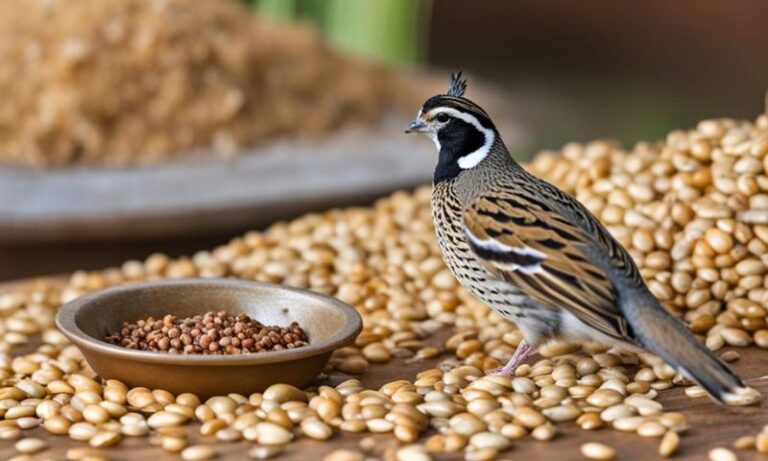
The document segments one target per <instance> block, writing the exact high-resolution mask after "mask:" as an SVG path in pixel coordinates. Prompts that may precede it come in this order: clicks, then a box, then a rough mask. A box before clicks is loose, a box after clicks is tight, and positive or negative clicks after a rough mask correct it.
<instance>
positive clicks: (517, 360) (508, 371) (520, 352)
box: [493, 339, 533, 376]
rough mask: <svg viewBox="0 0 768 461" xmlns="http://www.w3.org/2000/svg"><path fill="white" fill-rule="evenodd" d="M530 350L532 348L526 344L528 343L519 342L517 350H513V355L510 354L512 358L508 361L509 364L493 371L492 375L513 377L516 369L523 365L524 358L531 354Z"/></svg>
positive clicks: (524, 341)
mask: <svg viewBox="0 0 768 461" xmlns="http://www.w3.org/2000/svg"><path fill="white" fill-rule="evenodd" d="M532 349H533V348H532V347H531V345H530V344H528V341H526V340H525V339H523V340H522V341H520V344H518V345H517V349H516V350H515V353H514V354H512V358H511V359H509V362H507V364H506V365H504V366H503V367H501V368H497V369H496V370H494V371H493V374H495V375H502V376H511V375H514V374H515V370H516V369H517V367H518V366H519V365H520V364H521V363H523V361H524V360H525V358H526V357H528V354H530V353H531V350H532Z"/></svg>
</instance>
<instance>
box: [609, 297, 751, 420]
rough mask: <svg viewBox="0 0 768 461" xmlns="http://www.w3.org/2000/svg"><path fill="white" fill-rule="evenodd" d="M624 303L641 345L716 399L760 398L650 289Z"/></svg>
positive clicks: (739, 402)
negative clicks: (654, 295) (667, 308)
mask: <svg viewBox="0 0 768 461" xmlns="http://www.w3.org/2000/svg"><path fill="white" fill-rule="evenodd" d="M644 291H645V290H644ZM623 304H624V306H623V307H624V312H625V313H626V314H627V319H628V320H629V323H630V326H631V327H632V330H633V331H634V333H635V335H636V336H637V337H638V338H639V339H640V342H641V343H642V344H643V346H644V347H645V348H646V349H648V350H649V351H651V352H653V353H654V354H656V355H658V356H659V357H661V358H662V359H664V361H666V362H667V363H668V364H669V365H671V366H672V367H673V368H675V369H676V370H677V371H678V372H679V373H681V374H682V375H683V376H685V377H686V378H688V379H690V380H692V381H694V382H696V384H698V385H699V386H701V387H702V388H703V389H704V390H705V391H706V392H707V393H708V394H709V395H710V396H712V398H713V399H715V400H716V401H717V402H718V403H721V404H723V403H724V404H728V405H752V404H755V403H757V402H759V401H760V399H761V398H762V396H761V395H760V393H759V392H758V391H756V390H755V389H753V388H750V387H747V386H745V385H744V382H743V381H742V380H741V378H739V377H738V376H736V374H735V373H734V372H733V371H731V369H730V368H729V367H728V366H727V365H726V364H725V363H724V362H723V361H722V360H720V358H718V357H717V356H716V355H715V354H714V353H713V352H712V351H710V350H709V349H707V348H706V347H705V346H704V345H703V344H702V343H701V342H700V341H698V340H697V339H696V338H695V337H694V336H693V335H692V334H691V333H690V332H689V331H688V329H687V328H686V327H685V325H683V323H682V322H680V321H679V320H677V319H676V318H674V317H673V316H672V315H671V314H670V313H669V312H667V311H666V310H665V309H664V308H663V307H662V306H661V304H660V303H659V302H658V301H657V300H656V298H654V297H653V295H651V294H650V293H649V292H647V291H645V292H640V293H635V296H631V297H627V299H626V300H625V301H624V303H623Z"/></svg>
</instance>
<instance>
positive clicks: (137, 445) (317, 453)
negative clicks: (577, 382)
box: [0, 283, 768, 461]
mask: <svg viewBox="0 0 768 461" xmlns="http://www.w3.org/2000/svg"><path fill="white" fill-rule="evenodd" d="M15 286H18V284H17V283H13V284H0V293H2V292H4V291H9V290H10V289H13V287H15ZM448 334H450V331H449V329H446V331H444V332H442V333H441V334H437V335H435V336H434V337H432V338H431V340H430V341H431V342H434V343H435V344H437V343H440V342H442V341H444V339H445V337H446V335H448ZM736 350H737V351H738V352H739V354H740V355H741V358H740V359H739V360H738V361H736V362H735V363H734V364H732V365H733V368H734V369H735V370H736V371H737V372H738V373H739V374H740V375H741V376H742V378H744V379H745V380H747V381H748V382H749V384H750V385H751V386H752V387H754V388H756V389H758V390H759V391H760V392H762V393H763V395H765V396H766V398H768V376H766V375H768V351H766V350H760V349H758V348H756V347H749V348H739V349H736ZM530 360H536V358H535V357H534V358H533V359H530ZM438 361H439V359H435V360H427V361H421V362H411V361H408V360H405V359H394V360H393V361H391V362H390V363H388V364H384V365H375V364H372V365H371V366H370V368H369V369H368V371H367V372H366V373H365V374H363V375H361V376H357V378H358V379H360V380H361V381H362V382H363V384H364V385H366V386H368V387H372V388H376V387H378V386H380V385H382V384H384V383H386V382H389V381H393V380H396V379H408V380H413V379H414V377H415V376H416V374H417V373H418V372H419V371H421V370H424V369H427V368H430V367H432V366H434V365H435V364H436V363H437V362H438ZM349 377H351V376H346V375H343V374H335V375H332V376H331V377H329V381H330V383H331V384H334V383H337V382H339V381H341V380H343V379H346V378H349ZM320 384H322V383H320ZM659 401H660V402H662V403H663V404H664V408H665V410H666V411H680V412H682V413H683V414H685V416H686V417H687V418H688V422H689V424H690V430H689V431H688V432H687V433H686V434H684V435H683V437H681V447H680V450H679V451H678V454H677V455H676V456H675V458H674V459H678V460H702V459H707V455H706V453H707V451H708V450H709V449H711V448H713V447H717V446H727V447H730V446H731V444H732V443H733V441H734V440H735V439H736V438H738V437H740V436H742V435H746V434H750V435H755V434H756V433H758V432H759V431H760V429H761V428H762V427H763V426H764V425H766V424H768V404H766V402H765V401H764V402H763V403H762V404H761V405H760V406H758V407H743V408H738V407H721V406H718V405H716V404H714V403H713V402H711V401H710V400H709V399H707V398H697V399H691V398H689V397H687V396H686V395H685V394H684V393H683V389H682V388H673V389H670V390H668V391H663V392H662V393H661V395H660V397H659ZM557 427H558V429H559V432H560V433H559V435H558V436H557V438H556V439H554V440H553V441H550V442H538V441H535V440H533V439H532V438H530V437H526V438H524V439H522V440H519V441H516V442H514V443H513V446H512V448H511V449H510V450H508V451H506V452H504V453H501V454H500V455H499V457H498V459H499V460H558V461H566V460H578V459H583V458H582V456H581V455H580V454H579V447H580V445H581V444H582V443H585V442H593V441H594V442H602V443H605V444H608V445H610V446H612V447H614V448H615V449H616V451H617V458H616V459H617V460H625V461H632V460H636V461H642V460H649V459H658V458H659V456H658V455H657V449H658V443H659V439H656V438H654V439H645V438H642V437H640V436H638V435H636V434H628V433H621V432H618V431H615V430H612V429H601V430H597V431H589V432H587V431H583V430H581V429H579V428H578V427H577V426H576V425H575V424H572V423H570V424H558V426H557ZM198 429H199V424H197V423H194V424H190V425H188V426H187V430H188V434H189V436H190V440H192V441H193V443H206V444H211V445H213V446H214V447H215V449H216V451H217V453H218V457H217V458H216V459H218V460H242V459H247V456H246V453H247V452H248V450H249V449H250V448H252V447H253V446H255V444H254V443H252V442H246V441H243V442H238V443H221V442H217V441H216V439H215V438H213V437H201V436H200V435H199V432H198ZM24 435H25V436H34V437H39V438H41V439H43V440H45V441H46V442H48V444H49V446H50V449H49V450H46V451H44V452H41V453H40V454H38V455H36V457H35V458H34V459H39V460H43V459H65V452H66V450H67V448H70V447H78V446H81V447H85V446H87V444H86V443H83V442H76V441H73V440H70V439H68V438H67V437H64V436H54V435H50V434H48V433H47V432H45V431H44V430H43V429H41V428H36V429H33V430H29V431H25V432H24ZM428 435H431V433H427V434H426V435H425V436H424V437H423V439H425V438H426V436H428ZM366 436H368V434H362V435H358V434H347V433H341V432H340V431H337V432H336V433H335V435H334V437H333V438H332V439H331V440H329V441H326V442H318V441H314V440H309V439H306V438H300V439H298V440H297V441H295V442H294V443H291V444H290V445H289V446H288V447H287V449H286V450H285V452H283V454H282V455H280V456H279V457H277V458H275V459H279V460H285V461H305V460H309V459H311V460H313V461H319V460H321V459H322V457H323V456H324V455H325V454H327V453H329V452H331V451H333V450H336V449H338V448H356V447H357V446H358V443H359V441H360V440H361V439H362V438H364V437H366ZM375 437H376V439H377V440H379V441H380V445H381V447H382V448H383V447H384V446H387V445H394V446H396V445H397V443H396V441H395V440H394V438H393V437H391V436H386V435H380V436H375ZM423 439H422V440H423ZM12 445H13V444H12V443H10V442H7V441H0V459H3V460H4V459H8V458H10V457H12V456H13V455H15V454H16V453H15V451H14V449H13V446H12ZM100 451H102V452H104V453H105V454H107V455H108V456H109V457H110V458H112V459H113V460H115V461H139V460H165V459H170V460H172V459H181V457H180V456H178V455H174V454H170V453H168V452H166V451H163V450H162V449H160V448H158V447H153V446H151V445H150V444H149V439H148V438H147V437H142V438H125V439H123V441H121V442H120V444H118V445H117V446H115V447H112V448H109V449H103V450H100ZM737 453H738V455H739V459H740V460H742V461H744V460H768V455H759V454H757V452H755V451H740V452H737ZM374 459H378V457H377V456H376V455H374ZM436 459H444V460H458V459H463V457H462V455H461V454H453V455H442V456H438V457H436Z"/></svg>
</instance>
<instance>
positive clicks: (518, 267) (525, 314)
mask: <svg viewBox="0 0 768 461" xmlns="http://www.w3.org/2000/svg"><path fill="white" fill-rule="evenodd" d="M466 88H467V83H466V80H462V79H461V74H460V73H459V74H457V75H452V76H451V80H450V85H449V89H448V93H447V94H443V95H437V96H433V97H431V98H429V99H427V101H426V102H425V103H424V105H423V106H422V107H421V110H420V111H419V113H418V116H417V117H416V119H415V120H414V121H413V122H411V124H410V126H409V127H408V129H407V130H406V132H408V133H410V132H419V133H425V134H427V135H428V136H429V137H430V138H432V140H433V141H434V143H435V145H436V146H437V150H438V152H439V155H438V160H437V166H436V167H435V171H434V177H433V181H434V189H433V192H432V214H433V218H434V224H435V232H436V234H437V239H438V243H439V245H440V248H441V250H442V253H443V257H444V259H445V261H446V263H447V265H448V267H450V269H451V270H452V271H453V273H454V275H455V276H456V277H457V278H458V280H459V281H460V282H461V284H462V285H463V286H464V287H466V288H467V289H468V290H469V291H470V292H472V293H473V294H474V295H475V296H477V297H478V298H480V299H481V300H482V301H484V302H485V303H487V304H488V305H489V306H490V307H491V308H493V309H494V310H495V311H496V312H498V313H499V314H500V315H502V316H503V317H505V318H506V319H508V320H509V321H511V322H514V323H515V324H516V325H517V326H518V328H519V329H520V330H521V331H522V333H523V335H524V338H525V339H524V340H523V341H522V342H521V343H520V345H519V346H518V348H517V350H516V351H515V353H514V355H513V356H512V358H511V359H510V361H509V363H507V364H506V365H505V366H504V367H503V368H501V369H499V370H498V372H499V373H502V374H512V373H513V372H514V370H515V368H516V367H517V366H518V365H519V364H520V363H521V362H522V361H523V360H524V359H525V357H526V356H527V355H528V354H529V353H530V351H531V350H532V349H534V348H535V347H536V346H538V345H539V344H541V343H542V342H543V341H545V340H548V339H550V338H555V337H562V338H565V339H569V340H576V341H581V340H595V341H599V342H602V343H606V344H608V345H613V346H619V347H621V348H623V349H629V350H634V351H640V350H643V349H645V350H649V351H651V352H653V353H655V354H657V355H659V356H660V357H661V358H662V359H664V360H665V361H666V362H667V363H668V364H670V365H671V366H673V367H674V368H675V369H676V370H677V371H678V372H679V373H681V374H682V375H684V376H686V377H688V378H689V379H691V380H693V381H695V382H696V383H698V384H699V385H700V386H701V387H702V388H704V389H705V390H706V391H707V392H708V393H709V394H710V395H711V396H712V398H713V399H715V400H716V401H718V402H721V403H723V402H724V403H729V404H734V405H744V404H752V403H755V402H757V401H759V400H760V398H761V396H760V394H759V393H758V392H757V391H755V390H754V389H751V388H748V387H746V386H745V385H744V383H743V382H742V381H741V379H739V377H738V376H736V375H735V374H734V373H733V372H732V371H731V370H730V369H729V368H728V366H727V365H726V364H725V363H724V362H722V361H721V360H720V359H719V358H718V357H716V356H715V355H714V354H713V353H712V352H711V351H709V350H708V349H707V348H706V347H704V346H703V345H702V344H701V343H700V342H699V341H698V340H697V339H696V338H695V337H694V336H693V335H691V333H689V332H688V330H687V328H686V327H685V326H684V325H683V324H682V323H681V322H680V321H679V320H678V319H676V318H675V317H673V316H672V315H671V314H670V313H669V312H667V310H665V309H664V308H663V307H662V306H661V304H660V303H659V301H658V300H657V299H656V298H655V297H654V296H653V295H652V294H651V292H650V290H649V289H648V287H647V286H646V284H645V282H644V281H643V279H642V277H641V276H640V273H639V271H638V268H637V266H636V265H635V263H634V261H633V260H632V258H631V257H630V255H629V253H627V251H626V250H625V249H624V248H623V247H622V246H621V244H619V243H618V242H617V241H616V240H615V239H614V238H613V237H612V236H611V234H610V233H608V231H607V230H606V229H605V227H603V225H602V224H601V223H600V222H599V221H598V220H597V218H595V216H593V215H592V213H590V212H589V211H588V210H587V209H586V208H585V207H584V206H583V205H582V204H581V203H579V202H578V201H577V200H576V199H574V198H573V197H571V196H570V195H568V194H567V193H565V192H563V191H562V190H560V189H558V188H557V187H555V186H553V185H552V184H549V183H548V182H546V181H544V180H542V179H540V178H538V177H536V176H533V175H532V174H530V173H528V172H527V171H526V170H525V169H523V168H522V167H521V166H520V165H519V164H518V163H517V162H515V160H513V159H512V156H511V155H510V153H509V151H508V150H507V148H506V147H505V145H504V142H503V141H502V140H501V137H500V136H499V132H498V130H497V129H496V126H495V125H494V123H493V121H491V118H490V116H489V115H488V114H487V113H486V112H485V111H484V110H483V109H482V108H481V107H479V106H478V105H477V104H475V103H473V102H472V101H470V100H469V99H467V98H465V97H464V92H465V91H466Z"/></svg>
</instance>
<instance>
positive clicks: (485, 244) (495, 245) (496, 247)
mask: <svg viewBox="0 0 768 461" xmlns="http://www.w3.org/2000/svg"><path fill="white" fill-rule="evenodd" d="M464 230H465V232H464V233H465V234H466V235H467V237H468V238H469V239H470V240H471V241H472V244H473V245H474V246H477V247H480V248H483V249H486V250H489V251H493V252H496V253H514V254H516V255H518V256H521V257H526V256H533V257H534V258H537V259H541V260H545V259H547V255H546V254H544V253H542V252H541V251H539V250H537V249H535V248H531V247H522V248H519V247H513V246H509V245H505V244H503V243H501V242H499V241H498V240H495V239H490V240H481V239H478V238H477V237H475V235H474V234H472V232H470V231H469V229H466V228H465V229H464ZM493 264H495V265H496V266H498V267H500V268H501V269H506V270H512V271H517V270H519V271H520V272H523V273H525V274H536V273H538V272H540V271H541V270H542V269H541V263H540V262H539V263H535V264H530V265H527V266H521V265H519V264H513V263H498V262H494V263H493Z"/></svg>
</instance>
